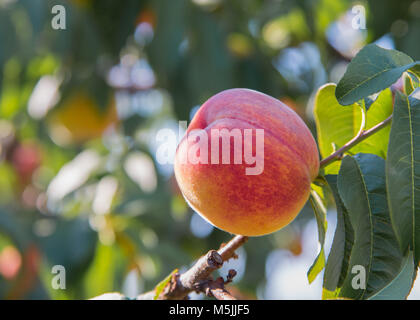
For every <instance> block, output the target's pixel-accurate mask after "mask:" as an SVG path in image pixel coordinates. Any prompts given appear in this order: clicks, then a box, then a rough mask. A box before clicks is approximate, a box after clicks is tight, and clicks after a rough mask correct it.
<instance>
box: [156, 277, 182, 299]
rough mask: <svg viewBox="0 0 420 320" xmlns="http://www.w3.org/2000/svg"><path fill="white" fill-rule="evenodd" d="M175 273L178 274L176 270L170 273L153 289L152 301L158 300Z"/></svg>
mask: <svg viewBox="0 0 420 320" xmlns="http://www.w3.org/2000/svg"><path fill="white" fill-rule="evenodd" d="M176 273H178V269H175V270H174V271H172V272H171V273H170V274H169V275H168V276H167V277H166V278H165V279H163V280H162V281H161V282H159V283H158V284H157V286H156V287H155V296H154V298H153V299H154V300H157V299H158V298H159V295H160V294H161V293H162V292H163V290H164V289H165V287H166V286H167V284H168V283H169V282H170V281H171V279H172V277H173V276H174V274H176Z"/></svg>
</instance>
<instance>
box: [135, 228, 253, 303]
mask: <svg viewBox="0 0 420 320" xmlns="http://www.w3.org/2000/svg"><path fill="white" fill-rule="evenodd" d="M247 240H248V237H246V236H235V237H234V238H232V240H230V241H229V242H228V243H226V244H222V246H221V247H220V249H219V250H218V251H216V250H210V251H209V252H207V254H205V255H204V256H202V257H201V258H200V259H198V260H197V262H196V263H195V264H194V265H193V266H192V267H191V268H190V269H189V270H187V271H186V272H184V273H183V274H179V273H176V274H174V275H173V276H172V278H171V280H170V281H169V283H168V284H167V285H166V287H165V288H164V290H163V291H162V292H161V293H160V294H159V297H158V299H161V300H183V299H187V297H188V294H189V293H191V292H193V291H195V292H203V293H206V294H207V295H209V296H213V297H215V298H216V299H221V300H233V299H235V298H234V297H233V296H232V295H231V294H230V293H229V292H228V291H227V290H226V289H225V284H227V283H229V282H231V281H232V279H233V277H234V276H235V274H236V272H235V271H234V270H230V271H229V274H228V276H227V280H226V281H224V280H223V278H218V279H216V280H213V278H212V273H213V272H214V271H216V270H217V269H219V268H221V267H222V266H223V263H224V262H226V261H228V260H229V259H231V258H236V254H235V250H236V249H238V248H239V247H240V246H242V245H243V244H244V243H245V242H246V241H247ZM155 296H156V292H155V290H152V291H149V292H146V293H143V294H141V295H139V296H138V297H137V299H138V300H150V299H154V297H155Z"/></svg>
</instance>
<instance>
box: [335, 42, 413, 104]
mask: <svg viewBox="0 0 420 320" xmlns="http://www.w3.org/2000/svg"><path fill="white" fill-rule="evenodd" d="M415 65H416V62H414V61H413V59H411V58H410V57H409V56H407V55H406V54H404V53H402V52H399V51H396V50H387V49H383V48H380V47H378V46H377V45H375V44H369V45H367V46H365V47H364V48H363V49H362V50H360V51H359V53H358V54H357V55H356V56H355V57H354V58H353V60H352V61H351V62H350V64H349V66H348V68H347V71H346V73H345V74H344V76H343V78H342V79H341V80H340V82H339V83H338V85H337V90H336V93H335V94H336V96H337V100H338V101H339V102H340V104H342V105H351V104H353V103H354V102H356V101H358V100H361V99H363V98H365V97H367V96H369V95H371V94H374V93H376V92H379V91H381V90H383V89H385V88H387V87H389V86H390V85H391V84H393V83H394V82H396V81H397V80H398V78H399V77H401V75H402V74H403V72H404V71H407V70H408V69H410V68H411V67H413V66H415Z"/></svg>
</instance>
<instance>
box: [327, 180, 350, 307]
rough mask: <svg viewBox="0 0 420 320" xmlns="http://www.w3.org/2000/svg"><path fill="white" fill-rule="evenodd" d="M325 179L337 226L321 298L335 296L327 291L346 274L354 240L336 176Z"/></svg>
mask: <svg viewBox="0 0 420 320" xmlns="http://www.w3.org/2000/svg"><path fill="white" fill-rule="evenodd" d="M325 179H326V180H327V182H328V185H329V186H330V188H331V191H332V194H333V196H334V200H335V204H336V207H337V227H336V229H335V233H334V239H333V243H332V245H331V250H330V254H329V256H328V260H327V265H326V266H325V272H324V283H323V287H324V290H323V299H328V298H332V297H335V296H336V294H334V295H332V296H331V295H328V293H329V292H335V291H336V289H337V288H340V287H341V286H342V285H343V282H344V279H345V277H346V275H347V270H348V265H349V259H350V253H351V248H352V246H353V242H354V231H353V228H352V226H351V223H350V220H349V216H348V212H347V209H346V208H345V206H344V203H343V201H342V200H341V198H340V195H339V193H338V189H337V176H336V175H327V176H325ZM336 293H337V292H336Z"/></svg>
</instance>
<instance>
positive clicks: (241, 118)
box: [174, 89, 319, 236]
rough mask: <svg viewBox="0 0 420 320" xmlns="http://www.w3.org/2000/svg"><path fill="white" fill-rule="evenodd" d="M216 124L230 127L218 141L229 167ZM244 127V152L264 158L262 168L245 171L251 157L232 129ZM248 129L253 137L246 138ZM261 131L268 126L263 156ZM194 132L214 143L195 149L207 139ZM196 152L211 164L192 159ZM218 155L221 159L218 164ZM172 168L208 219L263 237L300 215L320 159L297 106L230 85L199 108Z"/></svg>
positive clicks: (228, 228)
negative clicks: (196, 134) (203, 135)
mask: <svg viewBox="0 0 420 320" xmlns="http://www.w3.org/2000/svg"><path fill="white" fill-rule="evenodd" d="M213 129H219V130H222V129H225V132H224V133H223V131H220V132H222V134H220V136H219V137H218V138H217V136H216V138H215V139H214V140H215V141H217V140H219V142H220V141H223V140H222V137H223V136H226V135H227V139H226V140H225V141H228V142H230V145H228V148H230V150H228V151H230V154H229V155H228V156H230V159H229V160H230V162H229V163H228V164H226V163H224V162H223V148H222V145H223V142H222V143H219V145H218V146H217V145H216V147H214V149H212V146H213V145H212V142H213V141H212V140H211V137H213V136H212V134H213ZM238 129H239V130H240V132H241V133H242V136H243V137H244V139H243V145H239V144H238V145H239V147H240V148H241V149H239V150H240V155H243V158H246V155H245V152H246V150H248V151H249V150H252V155H255V165H257V164H258V163H263V170H259V171H258V170H255V171H256V172H254V173H253V174H247V173H246V172H247V171H246V169H249V168H250V167H251V166H250V164H249V162H246V161H245V162H244V161H242V162H241V163H239V161H236V160H234V159H235V157H234V156H235V151H236V150H237V149H235V148H236V147H237V145H236V140H235V139H232V137H231V136H229V132H230V133H232V132H233V131H234V130H236V131H238ZM250 129H251V130H252V140H249V139H248V140H246V131H247V130H248V131H249V130H250ZM257 129H263V130H264V136H263V153H261V152H258V151H259V150H261V149H258V142H257V139H258V134H257ZM194 132H205V133H206V134H207V135H208V137H209V140H210V142H209V143H208V147H207V146H206V145H205V144H204V147H202V146H203V144H200V148H197V144H198V141H200V143H201V136H200V138H199V139H198V141H197V139H196V138H189V136H190V137H191V134H192V133H194ZM226 132H228V133H226ZM242 147H243V148H242ZM234 149H235V150H234ZM217 150H218V151H219V154H218V155H217V154H216V156H214V152H215V151H217ZM212 152H213V154H212ZM191 155H193V156H194V157H200V159H201V160H203V159H204V160H208V161H200V162H198V163H197V161H190V158H189V157H191ZM213 156H214V159H213V158H212V157H213ZM216 158H219V160H220V158H222V160H221V161H218V163H217V161H213V160H215V159H216ZM206 162H207V163H206ZM174 166H175V176H176V179H177V181H178V184H179V187H180V189H181V191H182V193H183V195H184V197H185V199H186V200H187V202H188V203H189V204H190V205H191V207H192V208H193V209H194V210H195V211H196V212H198V213H199V214H200V215H201V216H202V217H203V218H205V219H206V220H207V221H209V222H210V223H211V224H213V225H215V226H216V227H218V228H220V229H222V230H225V231H227V232H230V233H234V234H241V235H246V236H259V235H264V234H268V233H271V232H274V231H277V230H279V229H280V228H282V227H284V226H286V225H287V224H289V223H290V222H291V221H292V220H293V219H294V218H295V217H296V216H297V214H298V213H299V212H300V210H301V209H302V207H303V206H304V204H305V202H306V201H307V200H308V197H309V192H310V184H311V182H312V181H313V180H314V179H315V177H316V176H317V175H318V170H319V158H318V149H317V146H316V143H315V140H314V138H313V136H312V134H311V132H310V131H309V129H308V127H307V126H306V125H305V123H304V122H303V121H302V120H301V118H300V117H299V116H298V115H297V114H296V113H295V112H294V111H293V110H292V109H290V108H289V107H288V106H286V105H285V104H284V103H282V102H281V101H279V100H277V99H275V98H273V97H270V96H268V95H265V94H263V93H260V92H257V91H253V90H249V89H230V90H226V91H223V92H220V93H218V94H216V95H215V96H213V97H211V98H210V99H209V100H207V101H206V102H205V103H204V104H203V105H202V106H201V108H200V109H199V110H198V111H197V113H196V114H195V116H194V118H193V119H192V121H191V123H190V125H189V127H188V130H187V134H186V136H184V137H183V139H182V140H181V142H180V144H179V145H178V148H177V152H176V156H175V165H174Z"/></svg>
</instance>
